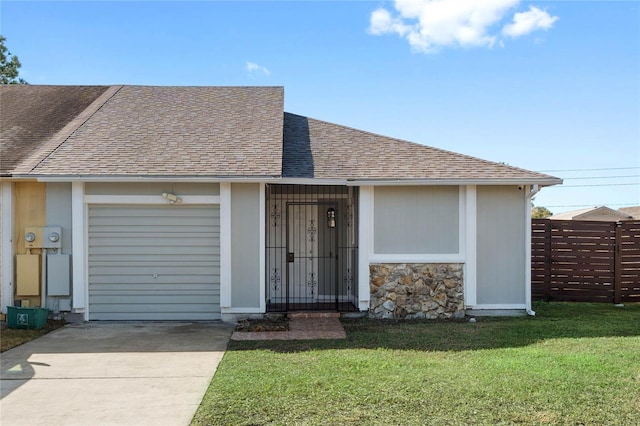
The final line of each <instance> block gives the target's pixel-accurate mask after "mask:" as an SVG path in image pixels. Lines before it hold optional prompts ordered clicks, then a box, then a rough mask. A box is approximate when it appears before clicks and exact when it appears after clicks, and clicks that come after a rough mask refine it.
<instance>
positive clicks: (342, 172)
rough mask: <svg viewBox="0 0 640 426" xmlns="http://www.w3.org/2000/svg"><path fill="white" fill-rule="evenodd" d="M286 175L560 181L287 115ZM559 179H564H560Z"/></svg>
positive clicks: (349, 177)
mask: <svg viewBox="0 0 640 426" xmlns="http://www.w3.org/2000/svg"><path fill="white" fill-rule="evenodd" d="M283 177H291V178H294V177H300V178H315V179H330V178H341V179H353V180H396V179H397V180H403V179H420V180H422V179H425V180H429V179H433V180H471V179H473V180H483V179H486V180H496V179H498V180H499V179H512V180H531V181H532V182H533V181H538V180H543V181H548V180H554V179H556V178H553V177H552V176H548V175H545V174H542V173H536V172H531V171H528V170H524V169H519V168H516V167H511V166H508V165H505V164H501V163H494V162H490V161H486V160H481V159H478V158H474V157H470V156H467V155H462V154H457V153H453V152H450V151H445V150H442V149H437V148H432V147H429V146H425V145H420V144H416V143H412V142H407V141H404V140H400V139H394V138H390V137H385V136H381V135H377V134H373V133H369V132H365V131H362V130H356V129H352V128H349V127H345V126H341V125H337V124H332V123H327V122H324V121H320V120H314V119H311V118H308V117H303V116H300V115H295V114H289V113H285V117H284V153H283ZM558 181H559V180H558Z"/></svg>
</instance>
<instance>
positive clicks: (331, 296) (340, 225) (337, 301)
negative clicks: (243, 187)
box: [266, 185, 358, 312]
mask: <svg viewBox="0 0 640 426" xmlns="http://www.w3.org/2000/svg"><path fill="white" fill-rule="evenodd" d="M267 206H268V209H269V210H268V212H267V218H266V220H267V227H266V229H267V238H266V243H267V246H266V255H267V261H266V265H267V271H266V273H267V277H266V278H267V279H266V282H267V286H268V288H267V291H266V295H267V311H268V312H292V311H300V310H305V311H307V310H314V311H318V310H321V311H339V312H341V311H355V310H356V305H357V303H356V301H357V292H356V290H357V286H356V282H357V280H356V276H355V271H356V264H357V263H356V262H357V252H358V248H357V243H356V242H357V223H356V222H357V220H356V218H357V211H356V210H357V209H356V208H357V189H356V188H352V187H346V186H344V187H342V186H318V185H314V186H310V185H268V186H267Z"/></svg>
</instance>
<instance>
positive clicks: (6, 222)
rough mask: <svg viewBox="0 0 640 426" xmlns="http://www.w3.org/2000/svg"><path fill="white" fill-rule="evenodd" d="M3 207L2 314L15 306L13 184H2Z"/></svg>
mask: <svg viewBox="0 0 640 426" xmlns="http://www.w3.org/2000/svg"><path fill="white" fill-rule="evenodd" d="M0 191H1V193H0V197H2V206H1V209H2V210H1V211H0V219H1V220H0V226H2V241H0V244H2V250H0V252H1V253H2V271H1V274H2V275H1V276H0V282H1V283H2V284H1V287H2V288H1V291H2V306H1V307H0V308H1V309H2V313H3V314H6V313H7V306H13V203H12V201H13V186H12V184H11V182H1V183H0Z"/></svg>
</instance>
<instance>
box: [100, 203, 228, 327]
mask: <svg viewBox="0 0 640 426" xmlns="http://www.w3.org/2000/svg"><path fill="white" fill-rule="evenodd" d="M89 319H92V320H213V319H220V209H219V207H218V206H114V205H92V206H90V207H89Z"/></svg>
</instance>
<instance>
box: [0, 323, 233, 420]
mask: <svg viewBox="0 0 640 426" xmlns="http://www.w3.org/2000/svg"><path fill="white" fill-rule="evenodd" d="M232 331H233V328H232V327H230V326H227V325H223V324H219V323H217V324H216V323H138V322H132V323H106V324H105V323H84V324H74V325H68V326H66V327H64V328H62V329H59V330H56V331H54V332H52V333H49V334H47V335H45V336H43V337H41V338H39V339H36V340H33V341H31V342H29V343H26V344H24V345H22V346H19V347H17V348H14V349H11V350H9V351H7V352H5V353H3V354H2V376H1V385H0V390H1V392H0V393H1V400H0V424H3V425H23V424H24V425H45V424H46V425H147V424H148V425H188V424H189V423H190V422H191V419H192V417H193V415H194V414H195V412H196V409H197V408H198V405H199V404H200V401H201V400H202V396H203V395H204V393H205V391H206V390H207V387H208V385H209V382H210V381H211V378H212V377H213V374H214V373H215V371H216V368H217V367H218V363H219V362H220V360H221V359H222V356H223V354H224V351H225V349H226V348H227V344H228V342H229V337H230V336H231V333H232Z"/></svg>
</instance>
